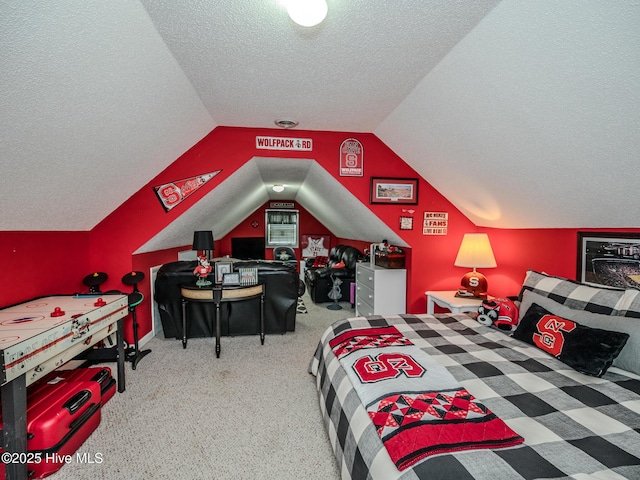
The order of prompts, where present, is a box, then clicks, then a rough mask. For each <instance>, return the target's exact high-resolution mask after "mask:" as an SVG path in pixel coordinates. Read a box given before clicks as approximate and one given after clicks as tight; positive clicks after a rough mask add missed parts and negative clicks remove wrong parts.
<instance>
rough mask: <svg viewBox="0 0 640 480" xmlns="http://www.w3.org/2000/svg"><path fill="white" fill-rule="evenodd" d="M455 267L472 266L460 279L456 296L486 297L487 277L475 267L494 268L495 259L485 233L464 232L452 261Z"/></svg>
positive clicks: (495, 265)
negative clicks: (456, 254) (454, 258)
mask: <svg viewBox="0 0 640 480" xmlns="http://www.w3.org/2000/svg"><path fill="white" fill-rule="evenodd" d="M453 264H454V265H455V266H456V267H468V268H473V271H472V272H469V273H467V274H466V275H465V276H464V277H462V280H461V281H460V288H459V289H458V292H457V293H456V296H457V297H472V298H482V299H485V298H487V285H488V284H487V279H486V277H485V276H484V275H483V274H481V273H480V272H476V268H495V267H497V264H496V259H495V257H494V256H493V250H491V243H489V236H488V235H487V234H486V233H465V234H464V237H462V243H461V244H460V249H459V250H458V256H457V257H456V260H455V262H454V263H453Z"/></svg>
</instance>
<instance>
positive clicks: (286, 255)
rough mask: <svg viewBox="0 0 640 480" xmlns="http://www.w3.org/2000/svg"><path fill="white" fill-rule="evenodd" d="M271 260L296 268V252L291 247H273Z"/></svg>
mask: <svg viewBox="0 0 640 480" xmlns="http://www.w3.org/2000/svg"><path fill="white" fill-rule="evenodd" d="M273 259H274V260H278V261H280V262H284V263H288V264H290V265H293V266H294V267H296V268H297V266H298V259H297V258H296V252H294V250H293V248H291V247H274V249H273Z"/></svg>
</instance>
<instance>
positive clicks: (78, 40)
mask: <svg viewBox="0 0 640 480" xmlns="http://www.w3.org/2000/svg"><path fill="white" fill-rule="evenodd" d="M328 4H329V14H328V16H327V18H326V20H325V21H324V22H323V23H322V24H320V25H319V26H318V27H313V28H311V29H303V28H302V27H298V26H296V25H294V24H293V23H292V22H291V21H290V20H289V18H288V17H287V16H286V13H285V11H284V8H283V7H282V6H281V5H280V4H279V3H278V2H277V1H276V0H244V1H241V2H240V1H231V0H215V1H214V0H182V1H180V2H176V1H174V0H140V1H136V0H110V1H109V2H103V1H98V0H59V1H56V2H51V1H44V0H43V1H34V0H24V1H21V0H6V1H4V2H2V3H0V45H2V48H0V108H1V111H2V115H1V116H0V173H1V175H0V205H2V210H3V212H2V215H1V216H0V230H89V229H91V228H92V227H93V226H95V225H96V224H97V223H98V222H99V221H100V220H102V219H103V218H104V217H105V216H107V215H108V214H109V213H110V212H111V211H113V210H114V209H115V208H116V207H117V206H119V205H120V204H121V203H122V202H124V201H125V200H126V199H127V198H129V197H130V196H131V195H132V194H133V193H135V192H136V191H137V190H138V189H140V188H141V187H142V186H144V185H145V184H146V183H147V182H148V181H149V180H150V179H151V178H153V177H154V176H155V175H156V174H157V173H159V172H160V171H161V170H163V169H164V168H165V167H166V166H168V165H169V164H171V163H172V162H173V161H175V160H176V159H177V158H178V157H179V156H180V155H181V154H182V153H184V152H185V151H186V150H187V149H188V148H189V147H191V146H192V145H193V144H195V143H196V142H197V141H198V140H200V139H201V138H202V137H203V136H204V135H206V134H207V133H208V132H210V131H211V130H212V129H214V128H215V127H216V126H218V125H229V126H252V127H273V126H274V125H273V122H274V120H275V119H277V118H283V117H284V118H294V119H296V120H298V121H299V122H300V127H299V128H302V129H307V130H337V131H353V132H373V133H375V134H376V135H377V136H378V137H379V138H380V139H381V140H382V141H383V142H385V143H386V144H387V145H389V146H390V147H391V148H393V149H394V151H395V152H396V153H398V154H399V155H400V156H401V157H402V158H403V159H404V160H405V161H406V162H407V163H409V164H410V165H411V166H412V167H413V168H414V169H416V170H417V171H418V172H419V173H420V174H421V175H422V176H423V177H424V178H425V179H426V180H427V181H429V182H430V183H431V184H432V185H434V186H435V187H436V188H437V189H438V190H439V191H440V192H441V193H443V194H444V195H445V196H446V197H447V198H448V199H450V200H451V201H452V202H453V203H454V204H455V205H456V206H457V207H458V208H460V209H461V210H462V211H463V212H464V213H465V214H466V215H468V216H469V218H470V219H471V220H473V221H474V222H475V223H477V224H479V225H485V226H495V227H508V228H528V227H583V228H586V227H638V226H640V213H638V209H634V208H629V207H628V206H627V205H630V204H632V203H631V202H632V201H633V200H632V199H633V198H635V192H636V189H637V186H638V184H640V168H638V166H637V163H638V158H640V135H639V134H638V132H639V131H640V98H639V96H640V34H639V33H638V32H640V29H638V27H637V26H638V25H640V2H638V1H631V0H626V1H614V0H580V1H578V0H563V1H562V2H557V1H552V0H539V1H522V0H503V1H498V0H477V1H474V2H468V1H467V0H460V1H452V0H434V1H430V0H396V1H380V0H378V1H373V0H349V1H346V0H328ZM276 163H277V162H276ZM309 165H310V166H309V170H308V171H306V172H305V173H304V180H302V179H301V180H300V182H301V183H300V188H299V190H298V192H297V194H296V195H297V197H296V198H297V199H298V201H300V203H301V204H303V205H304V206H305V208H307V209H308V210H309V211H310V212H311V213H313V214H314V215H316V216H317V217H318V218H319V219H320V220H321V221H323V223H325V224H327V225H328V226H329V225H331V228H332V229H333V228H335V229H336V230H335V231H334V233H336V234H337V235H341V233H340V232H339V231H338V230H339V229H340V225H349V222H350V219H349V218H348V217H347V216H346V212H344V210H347V209H344V208H341V204H340V203H338V204H336V205H326V204H324V205H323V204H321V203H320V202H321V199H322V198H326V196H324V197H323V196H321V195H319V194H318V193H319V192H323V193H324V192H325V191H326V190H327V189H331V188H333V185H332V183H331V182H330V181H329V179H327V178H326V176H325V175H323V174H322V173H321V172H318V171H317V165H315V164H313V163H310V164H309ZM314 165H315V166H314ZM247 168H248V169H253V170H252V171H251V172H249V173H247V174H245V176H244V177H238V179H237V180H238V181H245V182H247V185H251V186H252V188H254V189H255V190H254V191H255V194H253V195H246V197H247V198H246V199H245V200H247V201H248V199H253V203H251V204H249V203H246V205H244V202H239V201H238V199H235V195H237V192H242V191H243V190H242V189H229V188H226V187H225V186H224V184H222V185H220V186H219V187H217V188H216V189H215V190H214V192H217V193H214V192H212V195H218V196H222V195H223V194H224V198H220V201H223V202H225V203H228V204H229V205H234V206H235V205H237V206H238V208H240V205H241V204H243V205H244V206H243V207H242V212H250V211H252V209H255V208H257V206H258V205H259V202H264V201H265V198H267V197H266V195H267V193H266V192H265V189H264V186H263V185H260V184H259V179H260V178H262V179H263V180H265V178H267V177H269V176H270V175H272V174H274V173H275V170H274V171H271V172H270V171H269V169H268V168H267V169H265V168H262V167H261V166H260V161H259V159H256V161H255V162H252V164H251V165H249V166H248V167H247ZM297 173H298V174H300V175H302V174H303V172H297ZM292 181H294V179H292ZM192 210H193V212H192ZM327 211H331V212H332V215H331V216H330V218H321V217H322V212H327ZM189 212H190V213H188V216H187V217H185V219H180V221H188V222H189V225H193V224H194V223H193V222H196V221H201V220H202V218H204V217H205V216H206V214H205V212H200V213H198V209H196V208H195V207H194V209H191V210H190V211H189ZM234 213H235V212H234ZM237 213H238V214H240V212H237ZM189 217H191V219H190V220H189ZM240 220H241V218H237V217H236V218H230V217H228V218H220V219H218V225H219V226H220V228H222V229H223V230H229V229H231V228H233V226H234V225H233V224H234V223H235V222H237V221H240ZM372 225H377V222H372ZM342 228H344V227H342ZM374 230H375V229H374V228H373V227H371V228H370V229H367V227H366V226H363V227H362V229H361V230H359V231H358V234H359V235H361V237H360V238H378V237H379V235H378V233H379V232H377V231H374ZM350 231H351V229H350ZM166 234H167V232H164V233H163V232H160V233H159V234H158V237H157V238H156V239H155V240H152V241H151V242H153V241H158V242H159V244H162V245H165V244H167V243H173V245H181V244H188V243H189V239H187V241H186V242H183V243H180V241H179V240H178V239H177V237H176V235H177V233H176V234H173V235H169V237H167V238H161V237H163V235H166ZM346 238H352V237H350V236H346ZM151 242H150V243H151ZM176 242H177V243H176ZM173 245H171V246H173Z"/></svg>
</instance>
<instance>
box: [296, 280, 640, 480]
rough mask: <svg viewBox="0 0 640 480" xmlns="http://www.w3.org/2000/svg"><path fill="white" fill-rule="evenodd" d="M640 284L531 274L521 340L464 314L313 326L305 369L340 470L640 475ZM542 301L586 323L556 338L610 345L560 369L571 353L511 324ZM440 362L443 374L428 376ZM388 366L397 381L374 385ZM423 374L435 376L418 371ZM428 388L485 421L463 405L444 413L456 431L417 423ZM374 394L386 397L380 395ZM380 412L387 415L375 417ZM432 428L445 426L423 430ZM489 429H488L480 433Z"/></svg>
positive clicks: (497, 477) (471, 475) (523, 298)
mask: <svg viewBox="0 0 640 480" xmlns="http://www.w3.org/2000/svg"><path fill="white" fill-rule="evenodd" d="M639 293H640V292H638V291H637V290H634V291H624V290H620V291H614V290H608V289H600V288H597V287H590V286H585V285H581V284H577V283H576V282H572V281H570V280H566V279H561V278H558V277H552V276H548V275H545V274H540V273H538V272H533V271H530V272H527V277H526V278H525V282H524V283H523V286H522V291H521V292H520V296H519V302H518V303H519V305H520V306H521V307H523V308H521V309H520V315H519V321H520V323H519V326H518V328H519V329H520V330H521V331H520V333H519V334H518V335H519V337H520V339H518V338H516V336H515V333H512V332H504V331H500V330H498V329H496V328H492V327H490V326H484V325H481V324H480V323H478V322H477V321H476V320H475V318H473V316H472V315H469V314H436V315H387V316H370V317H358V318H351V319H346V320H341V321H338V322H336V323H335V324H333V325H332V326H331V327H330V328H329V329H327V331H326V332H325V333H324V334H323V336H322V338H321V340H320V342H319V344H318V348H317V350H316V353H315V355H314V357H313V358H312V360H311V364H310V367H309V370H310V373H312V374H313V375H315V377H316V385H317V389H318V393H319V399H320V407H321V411H322V414H323V417H324V421H325V426H326V429H327V432H328V436H329V439H330V442H331V444H332V448H333V450H334V453H335V455H336V458H337V460H338V463H339V466H340V470H341V476H342V478H344V479H347V478H353V479H365V478H371V479H384V480H390V479H395V478H401V479H415V478H423V479H430V480H436V479H456V480H465V479H491V480H501V479H505V480H506V479H508V480H512V479H538V478H552V479H566V478H573V479H576V480H582V479H585V480H586V479H634V478H636V479H639V478H640V355H639V352H640V347H639V343H640V339H639V338H638V336H640V313H639V312H640V308H638V307H639V305H640V298H639V297H640V295H639ZM540 309H543V310H544V313H545V315H552V316H553V318H554V319H555V321H557V319H558V318H561V319H566V318H567V317H570V316H571V315H574V316H575V317H576V318H574V319H573V320H572V321H573V322H580V321H582V322H581V323H577V325H578V327H579V328H577V329H575V330H574V331H573V332H571V333H572V335H569V334H565V337H563V338H564V339H566V342H567V344H569V343H570V342H574V341H578V342H583V341H585V340H584V338H585V335H583V334H584V331H587V334H586V337H589V339H590V340H589V341H591V340H593V338H596V339H598V342H599V343H600V344H602V345H605V344H606V345H605V346H606V347H607V348H608V349H609V350H608V353H607V352H605V354H603V355H599V353H598V352H597V351H594V353H593V355H586V356H585V355H583V357H584V359H582V361H586V362H587V368H582V367H581V365H580V364H579V363H580V361H581V360H580V359H578V361H577V362H578V363H577V364H575V365H573V366H569V365H568V364H567V361H568V360H573V359H567V358H566V357H565V358H564V360H565V361H560V360H559V359H558V358H557V356H553V355H551V354H549V353H547V352H546V351H544V350H543V349H541V348H539V347H538V346H536V344H535V343H534V342H532V341H531V339H530V338H525V337H526V335H527V331H526V329H521V327H522V326H523V325H527V324H528V323H529V324H530V323H531V318H533V317H532V315H533V316H535V315H538V314H540ZM563 309H564V310H563ZM556 312H561V313H562V314H564V315H565V317H560V313H556ZM544 318H545V319H547V318H550V317H548V316H547V317H544ZM568 323H571V321H568ZM565 324H566V322H565ZM585 324H590V325H595V326H593V327H587V326H586V325H585ZM585 329H586V330H585ZM517 331H518V330H516V332H517ZM578 331H579V332H580V335H578ZM629 332H630V333H629ZM523 335H524V336H523ZM609 337H611V338H609ZM603 339H604V340H603ZM577 345H578V346H580V345H583V344H582V343H578V344H577ZM589 345H591V344H589ZM589 348H590V349H592V348H593V349H597V348H599V347H598V346H596V347H592V346H589ZM565 350H566V351H568V352H570V351H571V350H570V349H568V348H567V349H565ZM575 350H576V351H581V350H582V351H583V350H584V349H580V348H577V349H575ZM616 350H617V351H616ZM398 352H401V353H402V352H405V353H409V355H404V354H403V358H402V359H400V360H399V359H398V358H397V357H394V355H397V354H398ZM600 353H602V352H600ZM623 353H624V355H623ZM607 355H608V357H607ZM405 358H407V359H409V363H407V361H406V360H405ZM414 358H415V359H416V362H417V363H416V364H414V363H412V362H413V360H412V359H414ZM585 359H586V360H585ZM373 360H375V362H374V361H373ZM394 362H395V363H394ZM430 362H432V363H430ZM602 362H604V368H603V367H602ZM570 363H571V362H570ZM594 364H596V365H595V367H594ZM363 365H366V368H361V367H362V366H363ZM372 365H373V366H374V367H375V368H372V367H371V366H372ZM381 365H382V367H381ZM387 367H389V368H387ZM622 367H624V368H622ZM439 368H442V369H443V370H444V372H440V373H438V374H437V375H435V374H434V375H432V374H431V372H439V370H438V369H439ZM594 368H595V369H594ZM394 369H395V373H394V375H395V379H394V380H393V381H394V382H397V381H399V382H400V383H399V384H397V385H396V384H391V385H393V386H391V387H383V386H382V384H384V383H385V382H386V381H387V378H383V377H379V376H377V375H380V374H381V371H385V370H391V371H393V370H394ZM582 371H586V372H588V374H587V373H582ZM363 372H366V375H369V376H370V377H368V378H367V381H370V383H372V385H373V386H372V387H370V388H373V391H366V390H365V391H363V387H362V385H359V382H358V379H361V378H363V375H364V374H363ZM425 372H426V373H425ZM417 373H420V374H419V375H418V374H417ZM427 373H428V374H427ZM414 374H415V375H414ZM354 375H355V377H354ZM386 375H387V377H388V372H387V374H386ZM410 376H414V377H416V378H415V379H409V377H410ZM430 376H434V377H435V376H438V377H439V378H440V379H438V380H437V381H434V380H433V379H431V380H425V379H427V378H429V377H430ZM380 379H382V380H381V381H379V380H380ZM413 381H415V382H418V383H411V382H413ZM423 381H427V384H426V387H427V388H424V389H423V391H422V390H421V391H420V392H418V390H417V389H416V385H422V384H421V383H419V382H423ZM403 382H404V383H403ZM429 382H431V383H429ZM433 382H435V383H433ZM367 388H369V386H368V387H367ZM385 388H387V389H389V390H390V392H392V393H396V394H398V393H403V394H405V395H397V397H394V401H396V400H397V399H398V398H399V399H400V400H402V401H403V402H405V403H403V404H402V405H400V407H402V406H405V407H406V406H407V403H406V399H407V398H409V403H410V405H409V407H407V408H404V409H403V408H399V407H398V404H395V403H392V404H391V405H392V408H390V407H389V402H388V401H387V400H386V399H388V398H390V397H388V395H389V392H386V391H385ZM452 391H455V392H456V393H455V394H451V392H452ZM425 392H430V393H429V395H428V397H429V402H431V401H432V400H433V398H448V399H451V398H454V397H455V398H454V400H453V401H452V402H451V405H454V402H455V401H457V398H458V397H459V392H463V393H468V394H469V395H466V396H465V395H462V397H463V399H466V400H465V401H467V400H468V402H467V403H465V405H471V406H472V407H473V408H475V410H474V409H473V408H470V407H465V409H466V408H468V410H469V412H471V413H472V414H473V412H477V413H475V417H477V419H479V420H477V422H476V423H479V424H481V425H482V428H480V427H479V426H478V425H473V423H474V422H475V421H476V418H475V417H474V418H471V417H472V416H473V415H468V413H469V412H467V410H465V409H463V410H464V414H465V415H468V416H467V417H464V416H463V417H464V418H463V417H456V419H455V420H453V421H451V422H442V423H452V424H456V428H457V430H455V431H453V430H451V427H450V426H445V427H442V426H440V425H438V426H433V425H432V424H437V423H438V422H431V421H430V420H426V421H425V420H424V419H425V418H426V417H428V415H427V414H425V413H424V412H419V413H418V415H417V416H416V414H415V411H419V410H420V408H416V409H412V408H413V406H414V405H417V404H418V401H417V400H416V399H417V398H421V399H424V398H425V395H426V393H425ZM434 392H435V393H434ZM443 392H444V393H443ZM418 393H420V397H418V396H417V394H418ZM383 397H384V398H385V401H387V403H384V402H383V401H380V400H381V399H383ZM363 399H364V401H363ZM372 399H373V400H372ZM374 400H375V401H374ZM411 402H415V403H411ZM420 403H421V404H424V402H423V401H422V400H421V402H420ZM383 404H384V408H382V407H381V406H380V405H383ZM429 405H430V406H429V407H428V408H432V406H431V404H429ZM454 406H455V405H454ZM448 408H449V407H448ZM423 410H425V411H426V410H427V409H423ZM451 411H452V412H454V413H456V414H457V410H455V409H453V408H452V409H451ZM381 412H382V413H384V414H385V415H387V417H384V416H383V417H380V415H381ZM394 412H401V413H399V414H396V413H394ZM412 415H413V417H412ZM421 415H422V416H421ZM447 415H449V411H447ZM397 417H400V419H398V418H397ZM409 417H412V418H413V419H412V420H411V421H410V422H409V421H407V420H406V419H407V418H409ZM381 418H382V419H381ZM429 418H431V417H429ZM443 418H444V416H443ZM431 420H433V419H431ZM438 420H440V419H438ZM402 422H407V423H406V424H403V423H402ZM469 425H471V427H469V430H468V431H469V432H472V433H473V432H478V431H480V432H481V434H480V437H478V438H476V437H473V435H475V433H474V434H473V435H472V434H469V433H468V432H467V427H468V426H469ZM489 426H490V427H489ZM494 427H499V428H494ZM502 427H504V428H502ZM420 429H424V430H425V432H426V435H425V436H426V437H429V435H431V436H432V437H433V438H431V439H429V442H433V441H434V440H433V439H434V438H435V439H436V443H438V445H435V446H433V445H432V444H431V443H429V444H427V445H421V444H419V443H417V442H416V440H415V439H416V438H417V437H415V436H413V437H412V436H411V432H414V431H419V430H420ZM436 429H441V430H437V431H438V432H439V433H438V434H437V435H432V433H433V432H435V431H436ZM461 429H462V430H461ZM463 430H464V433H463V434H461V433H460V432H461V431H463ZM498 431H499V434H498V435H497V436H496V437H493V438H491V436H490V435H488V437H489V438H484V437H482V435H487V433H486V432H498ZM388 432H391V433H389V434H387V433H388ZM450 432H453V433H450ZM465 435H466V436H465ZM398 438H400V440H398V441H397V442H395V443H394V441H395V440H394V439H396V440H397V439H398ZM443 439H444V440H443ZM414 442H416V443H414Z"/></svg>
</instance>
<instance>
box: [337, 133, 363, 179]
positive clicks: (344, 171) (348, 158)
mask: <svg viewBox="0 0 640 480" xmlns="http://www.w3.org/2000/svg"><path fill="white" fill-rule="evenodd" d="M363 175H364V148H362V144H361V143H360V141H359V140H356V139H355V138H347V139H346V140H345V141H343V142H342V144H341V145H340V176H341V177H362V176H363Z"/></svg>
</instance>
